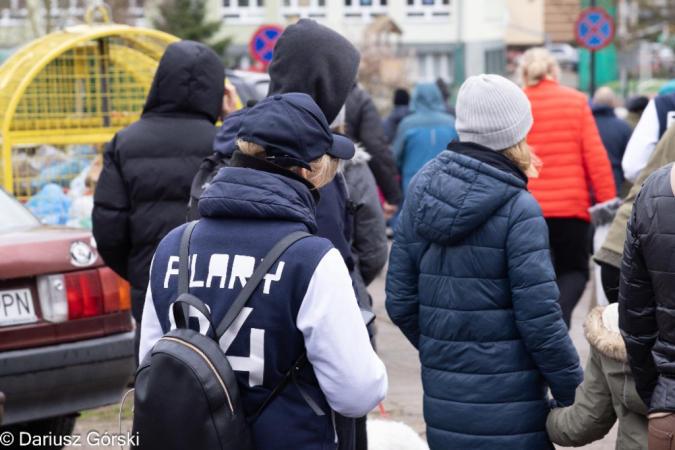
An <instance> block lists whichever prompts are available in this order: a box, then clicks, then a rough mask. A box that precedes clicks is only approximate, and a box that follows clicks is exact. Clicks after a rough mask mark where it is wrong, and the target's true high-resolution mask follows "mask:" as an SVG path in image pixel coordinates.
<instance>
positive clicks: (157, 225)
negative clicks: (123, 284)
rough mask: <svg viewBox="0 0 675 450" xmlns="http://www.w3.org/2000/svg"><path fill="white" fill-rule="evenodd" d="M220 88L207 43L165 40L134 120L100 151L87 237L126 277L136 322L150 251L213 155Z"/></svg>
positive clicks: (220, 74)
mask: <svg viewBox="0 0 675 450" xmlns="http://www.w3.org/2000/svg"><path fill="white" fill-rule="evenodd" d="M224 86H225V72H224V69H223V63H222V60H221V59H220V57H219V56H218V55H217V54H216V53H215V52H214V51H213V50H211V49H210V48H209V47H208V46H206V45H204V44H201V43H198V42H193V41H181V42H176V43H173V44H171V45H169V46H168V47H167V49H166V51H165V52H164V55H163V56H162V59H161V60H160V62H159V66H158V67H157V72H156V73H155V78H154V79H153V81H152V86H151V87H150V93H149V94H148V98H147V100H146V103H145V108H144V109H143V113H142V114H141V118H140V120H138V121H137V122H135V123H133V124H131V125H129V126H128V127H126V128H124V129H123V130H121V131H119V132H118V133H117V134H116V135H115V137H114V138H113V139H112V141H110V142H109V143H108V145H107V146H106V149H105V152H104V154H103V170H102V172H101V176H100V178H99V180H98V183H97V184H96V190H95V192H94V211H93V214H92V221H93V233H94V238H95V239H96V244H97V248H98V251H99V253H100V254H101V256H102V257H103V260H104V261H105V263H106V264H107V265H108V266H109V267H110V268H111V269H112V270H114V271H115V272H116V273H117V274H118V275H120V276H121V277H122V278H124V279H126V280H128V281H129V282H130V284H131V310H132V314H133V316H134V319H136V321H137V322H138V323H140V321H141V318H142V316H143V305H144V303H145V293H146V290H147V288H148V280H149V278H150V263H151V261H152V255H153V254H154V253H155V250H156V249H157V245H159V243H160V241H161V240H162V239H163V238H164V236H166V235H167V234H168V233H169V231H171V230H173V229H174V228H176V227H177V226H178V225H180V224H182V223H184V222H185V213H186V205H187V202H188V199H189V198H190V185H191V184H192V179H193V178H194V176H195V174H196V173H197V169H198V168H199V165H200V164H201V162H202V160H203V159H204V158H205V157H207V156H210V155H212V154H213V138H214V137H215V135H216V132H217V131H218V129H217V128H216V127H215V123H216V121H217V120H218V117H219V116H220V115H221V112H222V109H223V94H224V90H225V87H224ZM139 328H140V327H139Z"/></svg>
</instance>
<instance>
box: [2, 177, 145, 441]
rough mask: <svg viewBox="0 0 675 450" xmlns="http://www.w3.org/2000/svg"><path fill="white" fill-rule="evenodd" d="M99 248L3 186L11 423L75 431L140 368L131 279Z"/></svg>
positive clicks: (5, 356)
mask: <svg viewBox="0 0 675 450" xmlns="http://www.w3.org/2000/svg"><path fill="white" fill-rule="evenodd" d="M95 247H96V246H95V243H94V242H93V239H92V236H91V233H90V232H89V231H85V230H80V229H74V228H65V227H56V226H46V225H43V224H41V223H40V221H39V220H38V219H36V218H35V217H34V216H33V215H32V214H31V213H30V212H28V211H27V210H26V208H24V207H23V205H21V203H19V202H18V201H17V200H15V199H14V197H12V196H11V195H9V194H8V193H7V192H6V191H4V190H2V189H0V391H1V392H3V393H4V394H5V396H6V403H5V405H4V418H3V422H2V426H3V427H6V426H12V427H13V429H16V428H20V429H23V430H27V431H29V432H33V433H37V432H39V433H40V434H46V433H48V432H50V431H51V432H53V433H54V434H57V433H59V434H61V433H67V434H70V433H71V432H72V428H73V426H74V424H75V419H74V418H75V417H76V415H77V414H76V413H77V412H78V411H81V410H85V409H90V408H95V407H99V406H103V405H109V404H112V403H117V402H119V400H120V398H121V394H122V391H123V389H124V387H125V385H126V383H127V381H128V380H129V377H130V375H131V374H132V373H133V371H134V369H135V361H134V332H133V331H132V328H133V325H132V321H131V314H130V307H131V305H130V298H129V285H128V283H126V282H125V281H124V280H122V279H121V278H119V277H118V276H117V275H116V274H115V273H114V272H113V271H112V270H110V269H109V268H107V267H106V266H105V265H104V264H103V262H102V260H101V258H100V257H99V256H98V253H97V252H96V248H95ZM0 431H2V430H0Z"/></svg>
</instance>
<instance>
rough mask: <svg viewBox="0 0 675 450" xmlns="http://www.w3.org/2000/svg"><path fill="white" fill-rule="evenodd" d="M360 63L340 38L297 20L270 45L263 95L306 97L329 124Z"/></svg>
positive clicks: (345, 96) (317, 26)
mask: <svg viewBox="0 0 675 450" xmlns="http://www.w3.org/2000/svg"><path fill="white" fill-rule="evenodd" d="M360 61H361V54H360V53H359V51H358V50H357V49H356V47H354V45H353V44H352V43H351V42H349V41H348V40H347V39H345V38H344V37H343V36H341V35H340V34H338V33H337V32H335V31H333V30H331V29H330V28H328V27H325V26H323V25H319V24H318V23H316V22H315V21H314V20H310V19H301V20H299V21H298V22H297V23H295V24H293V25H290V26H288V27H287V28H286V29H285V30H284V32H283V33H282V34H281V36H280V37H279V40H277V43H276V44H275V46H274V57H273V58H272V63H271V64H270V67H269V74H270V89H269V92H268V93H267V96H268V97H269V96H271V95H275V94H286V93H289V92H302V93H304V94H308V95H309V96H310V97H312V98H313V99H314V101H315V102H316V104H317V105H319V108H321V111H323V113H324V115H325V116H326V120H327V121H328V123H331V122H333V120H335V118H336V117H337V115H338V113H339V112H340V109H341V108H342V105H344V104H345V102H346V101H347V96H348V95H349V92H350V91H351V89H352V86H353V85H354V81H355V80H356V72H357V70H358V69H359V62H360Z"/></svg>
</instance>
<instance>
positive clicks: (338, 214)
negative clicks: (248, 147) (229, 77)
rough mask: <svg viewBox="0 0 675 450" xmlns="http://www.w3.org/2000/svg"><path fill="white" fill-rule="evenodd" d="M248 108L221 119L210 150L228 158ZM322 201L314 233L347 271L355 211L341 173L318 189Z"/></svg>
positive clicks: (317, 212)
mask: <svg viewBox="0 0 675 450" xmlns="http://www.w3.org/2000/svg"><path fill="white" fill-rule="evenodd" d="M248 110H249V108H245V109H241V110H239V111H236V112H234V113H232V114H230V115H229V116H227V118H226V119H225V120H224V121H223V124H222V126H221V127H220V130H218V134H217V135H216V137H215V139H214V142H213V149H214V150H215V151H216V152H218V153H222V154H223V155H225V156H227V157H231V156H232V154H233V153H234V152H235V151H236V150H237V146H236V137H237V133H238V132H239V125H240V123H241V119H242V117H244V115H246V113H247V112H248ZM319 193H320V194H321V201H320V202H319V204H318V205H317V210H316V222H317V225H318V227H319V229H318V231H317V233H316V234H317V236H320V237H325V238H326V239H328V240H330V241H331V242H332V243H333V245H334V246H335V248H336V249H338V251H339V252H340V254H341V255H342V258H343V259H344V260H345V264H346V265H347V269H349V272H350V273H351V272H353V271H354V258H353V256H352V253H351V249H350V245H349V243H350V242H351V239H352V231H353V229H354V214H353V213H352V212H351V211H350V209H349V203H348V202H349V194H348V193H347V187H346V185H345V182H344V180H343V178H342V177H341V176H336V177H335V178H334V179H333V181H331V182H330V183H328V184H327V185H326V186H324V187H322V188H321V189H319Z"/></svg>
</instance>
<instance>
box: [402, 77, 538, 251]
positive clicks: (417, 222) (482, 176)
mask: <svg viewBox="0 0 675 450" xmlns="http://www.w3.org/2000/svg"><path fill="white" fill-rule="evenodd" d="M436 89H438V88H436ZM468 145H469V144H465V143H461V142H452V143H451V144H450V145H449V146H448V150H446V151H444V152H442V153H441V154H440V155H438V157H436V158H435V159H434V160H432V161H431V162H430V163H428V164H427V165H426V166H424V168H422V170H421V171H420V172H419V173H418V174H417V175H416V176H415V178H413V181H412V183H411V188H412V189H411V190H410V191H409V194H408V195H409V199H408V200H406V207H408V208H412V211H413V212H412V214H413V215H414V221H413V223H414V228H415V231H416V232H417V234H418V235H419V236H421V237H422V238H424V239H426V240H428V241H431V242H435V243H438V244H441V245H451V244H454V243H455V242H457V241H459V240H461V239H464V238H465V237H466V236H468V235H469V234H470V233H471V232H472V231H474V230H475V229H476V228H478V227H479V226H481V225H482V224H483V223H485V222H486V221H487V220H488V219H489V218H490V217H491V216H492V215H493V214H494V213H495V212H497V211H498V210H499V209H500V208H501V207H502V206H504V205H505V204H506V203H507V202H509V201H510V200H511V199H512V198H513V197H515V196H516V195H518V194H519V193H520V192H521V191H524V190H525V189H526V186H527V185H526V182H525V181H524V180H523V179H522V178H521V177H520V176H518V175H516V174H514V173H513V172H511V171H506V170H500V169H498V168H496V167H494V166H493V165H491V164H490V163H488V162H483V161H480V160H479V159H475V158H473V157H469V156H465V155H463V154H460V153H458V152H457V151H450V150H453V149H455V150H459V151H461V149H462V147H465V146H468ZM471 145H472V146H477V144H471ZM477 147H481V146H477ZM482 148H484V149H485V151H486V152H490V153H491V154H494V155H499V156H501V154H499V153H497V152H494V151H492V150H489V149H487V148H485V147H482ZM490 153H487V154H486V155H490ZM503 158H504V159H506V158H505V157H503ZM486 159H487V158H486ZM507 161H508V160H507Z"/></svg>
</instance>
